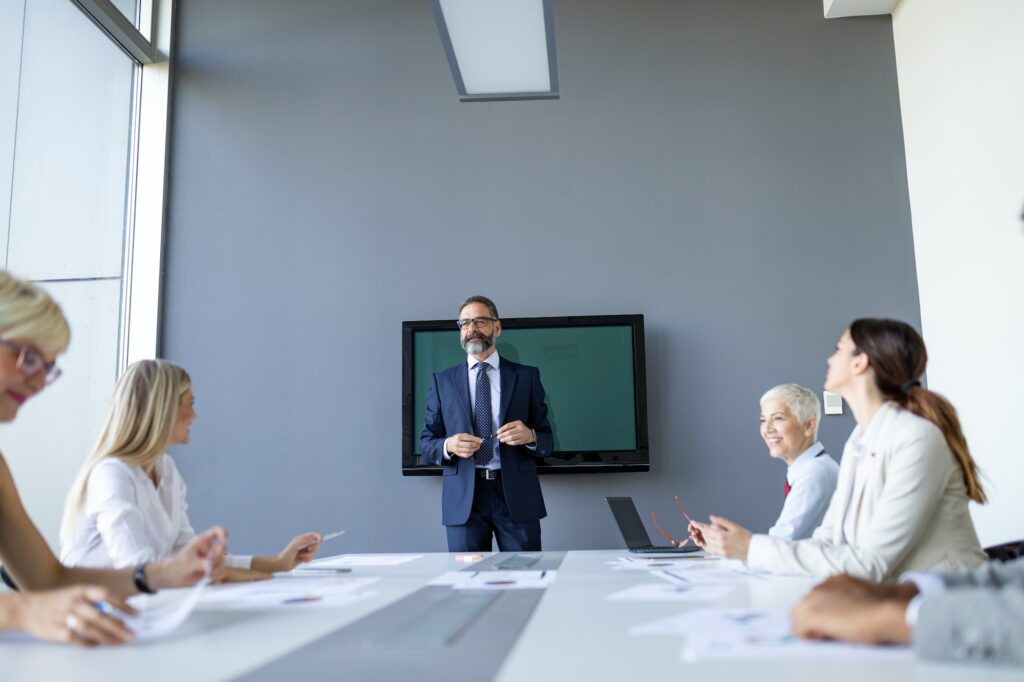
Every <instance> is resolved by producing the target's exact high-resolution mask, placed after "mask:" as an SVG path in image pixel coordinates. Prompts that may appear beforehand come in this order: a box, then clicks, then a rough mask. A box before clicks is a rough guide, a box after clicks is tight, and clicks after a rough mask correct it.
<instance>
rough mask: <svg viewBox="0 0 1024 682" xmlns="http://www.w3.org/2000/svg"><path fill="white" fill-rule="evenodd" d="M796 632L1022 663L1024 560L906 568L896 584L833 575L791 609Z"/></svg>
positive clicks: (941, 655) (942, 656) (930, 654)
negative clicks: (943, 569) (938, 569)
mask: <svg viewBox="0 0 1024 682" xmlns="http://www.w3.org/2000/svg"><path fill="white" fill-rule="evenodd" d="M793 629H794V631H795V632H796V634H798V635H800V636H801V637H806V638H808V639H840V640H846V641H851V642H859V643H862V644H907V643H911V642H913V645H914V649H915V650H916V652H917V653H918V655H920V656H922V657H923V658H928V659H938V660H962V661H977V662H989V663H1002V664H1006V665H1024V559H1017V560H1015V561H1009V562H1006V563H1000V562H990V563H987V564H985V565H983V566H980V567H979V568H976V569H973V570H970V571H953V572H947V573H908V574H906V575H904V576H903V582H901V583H898V584H893V583H887V584H881V585H874V584H872V583H869V582H866V581H863V580H859V579H857V578H853V577H850V576H848V575H840V576H835V577H833V578H829V579H828V580H826V581H825V582H823V583H822V584H820V585H818V586H817V587H815V588H814V590H812V591H811V593H810V594H809V595H808V596H807V597H805V598H804V600H803V601H802V602H800V603H799V604H798V605H797V606H796V608H795V609H793Z"/></svg>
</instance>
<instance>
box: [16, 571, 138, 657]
mask: <svg viewBox="0 0 1024 682" xmlns="http://www.w3.org/2000/svg"><path fill="white" fill-rule="evenodd" d="M11 598H13V599H16V600H17V601H18V602H19V606H18V622H19V623H20V627H21V629H22V630H25V631H26V632H28V633H29V634H31V635H34V636H35V637H38V638H39V639H47V640H50V641H52V642H69V643H71V644H78V645H81V646H95V645H97V644H123V643H125V642H128V641H131V639H132V633H131V631H130V630H128V628H127V627H126V626H125V624H124V623H123V622H122V621H121V620H120V619H118V618H115V617H114V616H112V615H108V614H107V613H101V612H100V608H101V606H100V605H102V608H104V609H106V608H107V607H113V608H116V609H119V610H120V611H122V612H124V613H126V614H129V615H136V611H135V609H133V608H132V607H130V606H128V604H126V603H125V602H123V601H122V600H120V599H118V598H117V597H115V596H114V595H113V594H111V593H110V592H109V591H108V590H107V589H106V588H103V587H96V586H84V585H76V586H74V587H65V588H63V589H59V590H49V591H46V592H21V593H18V594H17V595H11Z"/></svg>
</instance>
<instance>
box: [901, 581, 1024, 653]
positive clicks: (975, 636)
mask: <svg viewBox="0 0 1024 682" xmlns="http://www.w3.org/2000/svg"><path fill="white" fill-rule="evenodd" d="M914 649H915V650H916V651H917V653H918V655H919V656H921V657H922V658H926V659H940V660H953V661H975V662H985V663H999V664H1002V665H1018V666H1024V589H1022V588H1020V587H1017V586H1007V587H1002V588H1000V589H992V588H984V587H971V588H964V589H959V590H953V591H951V592H943V593H942V594H936V595H931V596H928V597H925V599H924V601H923V602H922V603H921V610H920V611H919V612H918V616H917V625H916V626H915V627H914Z"/></svg>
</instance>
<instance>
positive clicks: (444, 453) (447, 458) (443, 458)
mask: <svg viewBox="0 0 1024 682" xmlns="http://www.w3.org/2000/svg"><path fill="white" fill-rule="evenodd" d="M449 440H450V439H449V438H445V439H444V442H443V443H441V461H443V462H448V461H450V460H451V458H452V456H451V455H449V454H448V441H449Z"/></svg>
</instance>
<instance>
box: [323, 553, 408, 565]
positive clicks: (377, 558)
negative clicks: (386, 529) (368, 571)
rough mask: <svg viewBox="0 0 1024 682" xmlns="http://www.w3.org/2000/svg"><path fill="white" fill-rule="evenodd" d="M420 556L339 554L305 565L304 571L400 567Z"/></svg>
mask: <svg viewBox="0 0 1024 682" xmlns="http://www.w3.org/2000/svg"><path fill="white" fill-rule="evenodd" d="M422 558H423V555H422V554H339V555H338V556H329V557H324V558H323V559H314V560H313V561H310V562H309V563H308V564H305V565H304V567H305V568H306V569H316V568H335V567H337V568H353V567H364V566H401V565H402V564H405V563H408V562H410V561H415V560H416V559H422Z"/></svg>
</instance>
